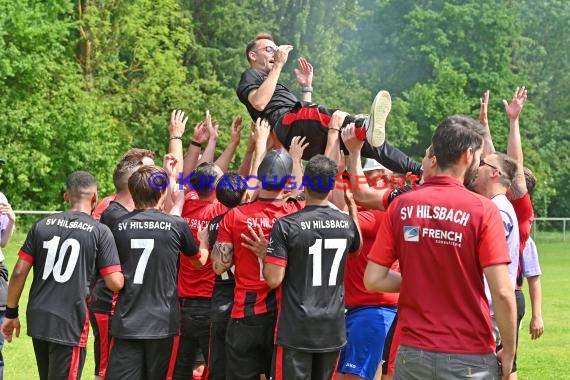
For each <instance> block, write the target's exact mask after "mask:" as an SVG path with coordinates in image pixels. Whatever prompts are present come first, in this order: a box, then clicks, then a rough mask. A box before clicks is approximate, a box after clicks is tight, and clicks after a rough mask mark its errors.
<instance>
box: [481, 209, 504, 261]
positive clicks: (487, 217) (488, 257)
mask: <svg viewBox="0 0 570 380" xmlns="http://www.w3.org/2000/svg"><path fill="white" fill-rule="evenodd" d="M483 207H484V210H483V222H482V227H481V234H480V236H479V238H478V241H479V245H478V254H479V263H480V265H481V268H485V267H488V266H491V265H496V264H508V263H510V262H511V257H510V255H509V249H508V247H507V240H506V239H505V228H504V227H503V220H502V219H501V215H500V214H499V209H498V208H497V206H495V204H494V203H492V202H491V201H489V202H488V203H484V204H483Z"/></svg>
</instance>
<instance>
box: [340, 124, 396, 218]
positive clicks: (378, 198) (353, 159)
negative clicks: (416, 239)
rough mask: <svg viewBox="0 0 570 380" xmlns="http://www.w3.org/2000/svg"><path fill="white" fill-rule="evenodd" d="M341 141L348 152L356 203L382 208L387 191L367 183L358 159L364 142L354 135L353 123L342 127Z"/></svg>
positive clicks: (367, 206) (369, 207) (366, 206)
mask: <svg viewBox="0 0 570 380" xmlns="http://www.w3.org/2000/svg"><path fill="white" fill-rule="evenodd" d="M342 141H343V142H344V146H345V147H346V149H348V152H349V156H348V158H349V165H350V168H349V170H350V174H351V183H352V189H353V194H354V200H355V201H356V204H358V205H360V206H362V207H365V208H367V209H375V210H384V204H383V201H382V199H383V197H384V196H385V194H386V193H387V190H385V189H382V190H380V189H374V188H372V187H370V186H369V185H368V181H367V180H366V176H365V175H364V171H363V170H362V161H361V159H360V150H361V149H362V146H363V145H364V142H363V141H361V140H360V139H358V137H356V134H355V133H354V123H351V124H349V125H348V126H347V127H346V128H344V129H343V131H342Z"/></svg>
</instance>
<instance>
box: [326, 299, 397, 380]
mask: <svg viewBox="0 0 570 380" xmlns="http://www.w3.org/2000/svg"><path fill="white" fill-rule="evenodd" d="M395 315H396V307H395V306H363V307H358V308H354V309H351V310H349V311H348V312H347V313H346V317H345V319H346V341H347V342H346V346H345V347H344V348H343V350H342V351H341V353H340V358H339V361H338V368H337V372H340V373H350V374H353V375H357V376H360V377H362V378H364V379H366V380H373V379H374V374H375V373H376V369H377V368H378V364H380V360H381V359H382V350H383V348H384V341H385V340H386V334H388V330H389V329H390V326H391V325H392V321H393V320H394V316H395Z"/></svg>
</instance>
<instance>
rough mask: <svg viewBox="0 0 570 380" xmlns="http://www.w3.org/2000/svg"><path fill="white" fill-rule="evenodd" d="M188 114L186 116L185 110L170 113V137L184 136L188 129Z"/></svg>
mask: <svg viewBox="0 0 570 380" xmlns="http://www.w3.org/2000/svg"><path fill="white" fill-rule="evenodd" d="M187 121H188V116H186V117H184V111H181V110H174V111H172V114H171V115H170V125H169V126H168V133H170V137H182V135H184V131H185V130H186V122H187Z"/></svg>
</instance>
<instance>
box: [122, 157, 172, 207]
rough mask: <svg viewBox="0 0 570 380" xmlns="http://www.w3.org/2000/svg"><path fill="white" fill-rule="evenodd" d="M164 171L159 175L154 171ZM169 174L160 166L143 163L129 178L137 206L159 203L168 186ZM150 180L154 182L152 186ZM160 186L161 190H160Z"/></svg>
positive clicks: (131, 191) (130, 190)
mask: <svg viewBox="0 0 570 380" xmlns="http://www.w3.org/2000/svg"><path fill="white" fill-rule="evenodd" d="M159 172H160V173H163V175H160V176H157V175H156V174H154V173H159ZM167 178H168V176H167V175H166V173H165V172H164V169H162V168H161V167H160V166H156V165H143V166H141V167H140V168H138V170H137V171H135V172H134V173H133V174H132V175H131V176H130V178H129V182H128V183H129V192H130V193H131V197H132V198H133V202H134V203H135V208H137V209H145V208H152V207H155V206H156V205H157V204H158V201H159V200H160V197H162V194H164V192H165V191H166V188H167V187H168V186H167V185H168V182H167ZM149 182H152V184H153V185H152V186H151V184H150V183H149ZM157 188H160V189H161V190H158V189H157Z"/></svg>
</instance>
